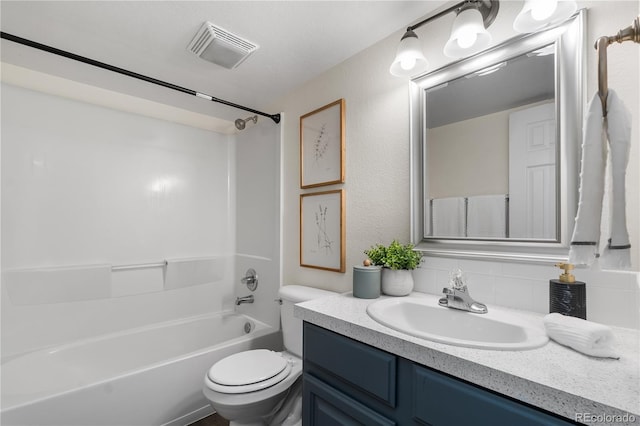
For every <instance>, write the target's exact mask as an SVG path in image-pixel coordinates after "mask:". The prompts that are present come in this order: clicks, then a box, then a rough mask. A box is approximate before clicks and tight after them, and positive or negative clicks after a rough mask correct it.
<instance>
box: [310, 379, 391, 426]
mask: <svg viewBox="0 0 640 426" xmlns="http://www.w3.org/2000/svg"><path fill="white" fill-rule="evenodd" d="M302 401H303V408H302V423H303V424H304V425H305V426H358V425H362V426H392V425H395V424H396V423H395V422H394V421H391V420H389V419H387V418H386V417H383V416H381V415H380V414H378V413H376V412H375V411H373V410H371V409H370V408H367V407H365V406H364V405H362V404H360V403H359V402H357V401H355V400H353V399H351V398H349V397H348V396H346V395H345V394H343V393H342V392H340V391H338V390H336V389H334V388H333V387H331V386H329V385H328V384H326V383H324V382H322V381H320V380H318V379H316V378H315V377H313V376H311V375H309V374H305V375H304V378H303V381H302Z"/></svg>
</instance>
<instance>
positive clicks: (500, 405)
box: [413, 365, 572, 426]
mask: <svg viewBox="0 0 640 426" xmlns="http://www.w3.org/2000/svg"><path fill="white" fill-rule="evenodd" d="M413 385H414V389H413V416H414V419H415V420H417V421H420V422H422V423H424V424H428V425H432V426H449V425H456V426H464V425H478V424H486V425H518V426H553V425H570V424H572V423H570V422H568V421H565V420H563V419H560V418H558V417H555V416H553V415H551V414H547V413H545V412H543V411H539V410H537V409H534V408H531V407H529V406H527V405H524V404H521V403H518V402H516V401H512V400H511V399H509V398H506V397H502V396H500V395H497V394H494V393H493V392H490V391H487V390H484V389H481V388H479V387H476V386H473V385H470V384H468V383H465V382H462V381H460V380H457V379H453V378H451V377H448V376H446V375H444V374H441V373H438V372H436V371H433V370H430V369H427V368H424V367H420V366H417V365H415V366H414V373H413Z"/></svg>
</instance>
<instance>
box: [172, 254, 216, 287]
mask: <svg viewBox="0 0 640 426" xmlns="http://www.w3.org/2000/svg"><path fill="white" fill-rule="evenodd" d="M223 278H224V262H223V259H217V258H211V257H204V258H194V259H167V266H166V272H165V276H164V288H165V290H170V289H174V288H182V287H191V286H193V285H200V284H207V283H212V282H216V281H220V280H222V279H223Z"/></svg>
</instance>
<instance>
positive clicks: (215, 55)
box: [187, 22, 259, 69]
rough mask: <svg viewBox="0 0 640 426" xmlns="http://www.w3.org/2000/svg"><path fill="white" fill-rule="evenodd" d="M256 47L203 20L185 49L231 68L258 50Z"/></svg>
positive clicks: (206, 59)
mask: <svg viewBox="0 0 640 426" xmlns="http://www.w3.org/2000/svg"><path fill="white" fill-rule="evenodd" d="M258 47H259V46H258V45H257V44H255V43H252V42H250V41H248V40H245V39H243V38H240V37H238V36H237V35H234V34H231V33H230V32H229V31H227V30H224V29H222V28H220V27H216V26H215V25H213V24H212V23H211V22H205V23H204V24H203V25H202V27H201V28H200V30H198V33H197V34H196V35H195V37H194V38H193V40H191V43H189V47H187V49H188V50H189V51H190V52H192V53H193V54H195V55H198V56H199V57H201V58H202V59H204V60H205V61H209V62H213V63H214V64H218V65H220V66H223V67H225V68H228V69H232V68H235V67H237V66H238V65H240V64H241V63H242V62H243V61H244V60H245V59H247V58H248V57H249V56H250V55H251V54H252V53H253V52H255V51H256V50H258Z"/></svg>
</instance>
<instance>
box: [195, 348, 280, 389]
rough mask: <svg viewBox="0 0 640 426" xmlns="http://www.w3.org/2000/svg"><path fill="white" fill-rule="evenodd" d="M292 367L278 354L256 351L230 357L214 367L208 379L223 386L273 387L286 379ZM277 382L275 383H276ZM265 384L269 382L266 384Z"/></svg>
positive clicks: (210, 370)
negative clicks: (254, 385) (253, 385)
mask: <svg viewBox="0 0 640 426" xmlns="http://www.w3.org/2000/svg"><path fill="white" fill-rule="evenodd" d="M290 370H291V365H290V364H289V363H288V362H287V360H286V359H285V358H284V357H282V355H280V354H279V353H277V352H273V351H270V350H267V349H255V350H251V351H245V352H240V353H237V354H233V355H230V356H228V357H226V358H224V359H222V360H220V361H218V362H217V363H215V364H214V365H213V367H211V368H210V369H209V373H208V374H207V377H208V378H209V380H210V381H211V382H213V383H214V384H217V385H222V386H225V387H226V386H234V387H235V386H242V387H244V386H247V385H252V384H262V387H265V385H266V386H271V385H273V384H275V383H277V382H279V381H281V380H282V379H284V377H286V376H287V375H288V374H289V371H290ZM274 380H275V381H274ZM264 382H269V383H270V384H268V385H267V384H266V383H264Z"/></svg>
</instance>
